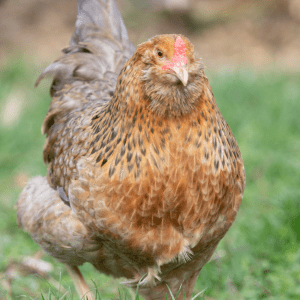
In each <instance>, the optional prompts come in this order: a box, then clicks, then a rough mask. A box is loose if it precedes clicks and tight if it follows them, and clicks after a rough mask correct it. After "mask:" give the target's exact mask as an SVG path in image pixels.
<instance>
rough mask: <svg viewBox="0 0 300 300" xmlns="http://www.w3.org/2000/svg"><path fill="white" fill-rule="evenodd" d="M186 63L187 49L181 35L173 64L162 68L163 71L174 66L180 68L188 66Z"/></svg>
mask: <svg viewBox="0 0 300 300" xmlns="http://www.w3.org/2000/svg"><path fill="white" fill-rule="evenodd" d="M186 63H187V58H186V47H185V44H184V42H183V40H182V38H181V36H180V35H179V36H178V37H177V38H176V41H175V52H174V56H173V58H172V62H170V63H168V64H166V65H164V66H163V67H162V69H163V70H165V69H171V68H173V67H174V66H177V67H180V66H182V65H186Z"/></svg>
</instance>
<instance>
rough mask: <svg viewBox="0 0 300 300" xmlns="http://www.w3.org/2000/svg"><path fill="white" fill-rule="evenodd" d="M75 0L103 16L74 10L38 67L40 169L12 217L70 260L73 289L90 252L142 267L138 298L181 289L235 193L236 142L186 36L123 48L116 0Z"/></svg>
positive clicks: (135, 271) (82, 288)
mask: <svg viewBox="0 0 300 300" xmlns="http://www.w3.org/2000/svg"><path fill="white" fill-rule="evenodd" d="M83 4H87V5H90V6H93V5H94V6H95V7H96V8H97V9H98V10H97V9H92V10H89V12H90V11H95V12H98V13H101V11H102V14H103V15H101V16H102V17H103V18H104V21H103V19H101V16H100V17H99V18H97V16H96V17H95V16H90V15H88V16H87V15H85V16H83V17H82V14H78V20H79V21H80V22H79V21H77V23H76V24H77V29H76V31H75V34H74V35H73V38H72V40H71V46H70V47H69V48H67V49H65V50H64V52H65V56H63V57H62V58H60V59H59V60H58V61H56V62H54V63H53V64H52V65H50V66H49V67H48V68H47V69H46V70H45V71H44V73H43V74H42V75H41V78H43V77H44V76H45V75H47V74H48V73H54V80H53V84H52V87H51V95H52V97H53V98H52V102H51V105H50V108H49V111H48V113H47V116H46V118H45V120H44V123H43V127H42V132H43V133H44V134H46V135H47V140H46V143H45V147H44V161H45V163H47V164H48V174H47V179H46V178H43V177H36V178H33V179H32V180H31V181H30V182H29V183H28V185H27V187H26V188H25V189H24V191H23V192H22V194H21V196H20V198H19V200H18V203H17V209H18V212H17V214H18V221H19V224H20V225H21V226H22V227H23V228H24V229H25V230H27V231H28V232H29V233H30V234H31V236H32V238H33V239H34V240H35V241H36V242H37V243H39V244H40V245H41V247H42V248H43V249H44V250H45V251H46V252H48V253H49V254H50V255H52V256H54V257H56V258H57V259H59V260H60V261H61V262H63V263H65V264H66V265H68V266H69V271H70V273H71V275H72V276H73V277H74V280H75V283H76V278H77V280H78V282H77V290H78V292H79V293H80V295H81V296H82V295H83V294H84V293H86V292H87V290H88V287H87V286H86V284H85V282H84V280H83V279H82V278H80V273H78V272H79V270H78V269H77V266H78V265H81V264H82V263H84V262H89V263H91V264H93V265H94V266H95V268H96V269H97V270H99V271H100V272H103V273H105V274H107V275H112V276H114V277H126V278H127V279H128V282H127V283H128V284H130V285H132V286H133V287H134V288H135V287H136V284H137V282H138V281H139V280H140V279H141V277H142V276H143V275H144V274H147V275H146V277H145V278H144V279H143V280H142V285H141V287H140V289H139V291H140V294H141V295H143V296H144V297H145V298H146V299H165V296H166V294H169V292H168V288H167V286H166V285H168V286H169V287H170V289H171V290H172V292H173V293H174V295H175V294H176V292H177V291H178V289H179V287H180V285H181V284H182V288H181V292H180V297H181V298H180V297H179V298H178V299H182V297H183V293H185V294H186V299H189V298H190V297H191V295H192V290H193V287H194V284H195V281H196V279H197V277H198V275H199V272H200V271H201V269H202V267H203V266H204V264H205V263H206V262H207V261H208V260H209V258H210V257H211V255H212V253H213V251H214V250H215V248H216V246H217V245H218V243H219V241H220V240H221V239H222V238H223V236H224V235H225V233H226V232H227V230H228V229H229V227H230V226H231V224H232V222H233V221H234V219H235V216H236V213H237V211H238V209H239V206H240V203H241V200H242V195H243V191H244V186H245V173H244V166H243V161H242V157H241V154H240V151H239V148H238V146H237V143H236V141H235V138H234V136H233V134H232V132H231V130H230V128H229V126H228V125H227V123H226V121H225V120H224V118H223V116H222V115H221V113H220V111H219V109H218V107H217V104H216V102H215V99H214V96H213V93H212V91H211V87H210V85H209V82H208V80H207V78H206V76H205V74H204V72H203V66H202V64H201V63H200V61H199V59H197V58H196V57H195V55H194V48H193V45H192V44H191V43H190V41H189V40H188V39H187V38H185V37H183V36H180V35H160V36H155V37H153V38H152V39H150V40H148V41H147V42H145V43H142V44H141V45H139V47H138V48H137V50H136V51H135V53H134V54H133V55H132V53H133V47H132V45H131V44H130V42H129V41H128V37H127V33H126V29H125V27H124V24H123V22H122V19H120V18H119V19H118V22H120V23H119V25H118V26H116V25H115V23H113V22H111V23H109V20H110V19H109V18H110V17H107V14H105V13H107V12H108V13H109V14H110V15H112V18H115V17H116V16H118V14H119V12H118V10H117V8H116V6H115V3H114V2H108V3H107V4H104V3H102V2H100V1H99V2H97V1H96V0H94V1H83V3H81V2H79V5H78V11H79V12H81V11H82V10H83V9H86V6H84V5H83ZM106 5H107V6H106ZM84 7H85V8H84ZM99 11H100V12H99ZM104 15H105V16H104ZM80 18H83V20H82V19H80ZM105 18H108V19H105ZM101 22H103V23H105V22H106V23H105V24H106V26H102V25H103V24H102V23H101ZM107 22H108V23H109V24H112V25H111V27H109V26H107ZM116 27H117V28H116ZM176 41H179V42H181V41H183V43H184V44H183V43H182V42H181V43H182V45H183V48H184V50H185V54H184V58H185V60H183V62H182V63H181V65H180V66H179V69H178V68H177V69H176V68H175V67H174V61H175V56H176V55H177V54H176V53H177V50H176V48H175V43H176ZM109 47H110V48H109ZM131 55H132V57H131V58H130V59H129V60H128V62H127V63H125V61H126V60H127V59H128V58H129V57H130V56H131ZM124 63H125V65H124ZM122 66H123V68H122ZM163 66H168V67H163ZM121 68H122V69H121ZM120 70H121V71H120ZM118 72H120V74H119V76H118V78H117V73H118ZM41 78H40V79H41ZM40 79H39V80H40ZM74 274H75V275H74ZM76 274H77V275H78V274H79V275H78V276H77V275H76ZM76 276H77V277H76ZM89 296H90V297H92V296H91V294H89Z"/></svg>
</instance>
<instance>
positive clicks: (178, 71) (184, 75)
mask: <svg viewBox="0 0 300 300" xmlns="http://www.w3.org/2000/svg"><path fill="white" fill-rule="evenodd" d="M172 70H173V71H174V72H175V75H176V76H177V78H178V79H179V80H180V81H181V82H182V84H183V85H184V86H186V85H187V83H188V80H189V73H188V71H187V67H186V65H181V66H174V67H173V68H172Z"/></svg>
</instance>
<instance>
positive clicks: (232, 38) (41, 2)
mask: <svg viewBox="0 0 300 300" xmlns="http://www.w3.org/2000/svg"><path fill="white" fill-rule="evenodd" d="M299 3H300V2H299V0H266V1H253V0H251V1H250V0H244V1H241V0H202V1H196V0H194V1H192V0H190V1H188V0H185V1H184V3H183V4H184V5H181V6H180V5H179V7H181V10H178V9H176V7H175V8H174V7H172V6H171V7H170V1H168V0H165V1H164V2H162V1H157V0H148V1H137V0H120V1H118V4H119V7H120V10H121V12H122V15H123V17H124V19H125V23H126V25H127V28H128V32H129V36H130V38H131V40H132V42H133V43H134V44H135V45H137V44H138V43H141V42H143V41H145V40H146V39H148V38H149V37H151V36H153V35H157V34H162V33H183V34H185V35H186V36H187V37H189V39H190V40H191V41H192V42H193V44H194V45H195V49H196V50H197V52H198V54H199V56H200V57H202V58H203V61H204V64H205V65H206V66H207V68H209V69H217V70H223V69H228V68H229V69H232V68H236V67H253V68H255V69H265V68H273V67H275V68H280V69H284V70H288V71H299V70H300V60H299V54H300V4H299ZM75 20H76V3H75V1H74V0H64V1H60V0H22V1H19V0H2V1H0V64H2V65H3V64H6V63H7V62H8V61H10V60H13V59H16V57H20V56H21V57H25V58H26V59H28V60H31V61H33V62H34V63H35V64H37V65H42V67H44V66H45V64H46V63H49V62H51V61H52V60H54V59H56V58H57V57H58V56H59V55H60V50H61V49H62V48H63V47H65V46H67V45H68V43H69V40H70V37H71V35H72V32H73V30H74V26H75ZM42 67H41V68H42Z"/></svg>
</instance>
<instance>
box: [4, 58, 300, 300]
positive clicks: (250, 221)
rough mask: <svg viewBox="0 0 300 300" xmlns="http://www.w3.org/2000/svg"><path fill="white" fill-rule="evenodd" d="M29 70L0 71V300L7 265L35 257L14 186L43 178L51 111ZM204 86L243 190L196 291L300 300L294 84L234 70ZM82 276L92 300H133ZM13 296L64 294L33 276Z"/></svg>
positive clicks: (286, 77)
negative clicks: (238, 156)
mask: <svg viewBox="0 0 300 300" xmlns="http://www.w3.org/2000/svg"><path fill="white" fill-rule="evenodd" d="M32 69H33V67H32V66H28V65H25V64H24V63H22V62H15V63H14V64H12V65H10V66H7V67H6V68H5V69H3V70H1V73H0V190H1V193H0V205H1V210H0V230H1V232H0V298H1V299H2V298H4V299H5V298H6V295H7V293H6V291H5V289H4V287H3V285H1V278H2V279H3V277H1V276H3V275H4V274H5V270H6V269H7V267H8V266H10V265H11V263H12V262H18V261H20V259H21V258H22V257H23V256H24V255H33V254H34V253H35V252H37V251H38V250H39V247H38V246H37V245H36V244H35V243H34V242H33V241H32V240H31V239H30V237H29V236H28V235H27V234H26V233H24V232H23V231H22V230H20V229H18V227H17V225H16V214H15V211H14V209H13V207H14V204H15V202H16V200H17V197H18V195H19V193H20V191H21V187H20V182H22V180H24V179H22V178H27V177H32V176H35V175H38V174H41V175H45V174H46V167H45V166H44V164H43V162H42V148H43V143H44V137H43V136H42V135H41V133H40V128H41V124H42V121H43V118H44V116H45V114H46V112H47V109H48V106H49V103H50V98H49V96H48V87H47V84H49V81H48V83H47V82H45V83H44V84H43V86H42V87H39V88H38V89H34V88H33V84H34V81H35V78H36V77H37V76H38V75H39V74H38V73H37V72H33V71H31V70H32ZM209 78H210V82H211V85H212V88H213V91H214V94H215V97H216V99H217V102H218V105H219V107H220V109H221V111H222V113H223V115H224V117H225V119H226V120H227V122H228V123H229V125H230V127H231V128H232V131H233V132H234V134H235V137H236V139H237V141H238V144H239V146H240V149H241V152H242V156H243V159H244V163H245V169H246V174H247V184H246V190H245V194H244V200H243V203H242V205H241V208H240V211H239V214H238V216H237V219H236V222H235V223H234V225H233V226H232V228H231V229H230V231H229V232H228V234H227V235H226V236H225V238H224V239H223V240H222V242H221V243H220V245H219V247H218V248H217V252H216V253H217V259H215V260H213V261H212V262H210V263H208V264H207V265H206V266H205V267H204V268H203V270H202V272H201V274H200V277H199V279H198V281H197V283H196V287H195V293H197V292H199V291H201V290H203V289H206V290H205V292H204V293H203V295H204V296H203V299H218V300H221V299H251V300H255V299H276V300H277V299H300V284H299V283H300V250H299V245H300V243H299V241H300V201H299V198H300V184H299V182H300V151H299V149H300V135H299V132H300V121H299V120H300V119H299V112H300V101H299V100H300V77H299V76H297V75H295V74H294V75H293V74H282V73H277V74H274V73H268V74H257V73H255V72H252V71H249V70H242V71H238V72H231V73H220V74H212V75H210V76H209ZM8 100H9V101H12V102H14V101H15V103H17V104H16V108H15V109H10V110H7V111H9V112H11V111H13V112H16V111H17V110H18V108H20V107H21V109H20V115H18V114H17V117H16V119H15V120H14V121H10V120H11V119H9V120H8V121H7V120H6V121H5V118H4V117H3V114H4V111H5V109H6V108H7V101H8ZM12 120H13V118H12ZM22 176H23V177H22ZM43 259H44V260H46V261H48V262H50V263H51V264H53V266H54V269H53V271H52V272H51V273H50V275H51V277H52V278H54V279H55V280H56V281H57V282H60V284H61V285H62V286H63V287H64V288H65V289H66V290H67V291H69V292H68V293H67V294H66V297H65V298H64V299H77V296H76V293H75V289H74V287H73V284H72V282H71V279H70V277H69V276H68V274H67V272H66V270H65V269H64V266H63V265H62V264H60V263H58V262H56V260H55V259H53V258H52V257H50V256H44V257H43ZM81 270H82V271H83V273H84V275H85V277H86V280H87V282H88V283H89V285H90V287H93V286H94V285H93V282H92V281H94V282H95V284H96V286H97V289H98V291H99V295H100V296H99V298H98V299H116V298H117V297H119V298H120V299H133V298H132V297H134V296H135V295H134V293H132V292H131V291H128V290H127V289H126V288H125V287H123V286H122V285H121V284H119V283H118V281H116V280H114V279H112V278H109V277H106V276H104V275H102V274H100V273H98V272H96V271H95V270H94V269H93V267H92V266H90V265H88V264H85V265H84V266H83V267H81ZM12 290H13V299H23V298H24V299H43V298H42V297H44V299H61V297H62V295H63V293H59V292H58V291H57V290H56V289H55V288H54V287H53V286H51V284H50V283H49V282H47V280H45V279H43V278H41V277H39V276H36V275H29V276H19V277H17V278H16V279H15V280H14V281H13V282H12ZM119 293H120V294H121V296H119ZM21 295H24V296H22V297H21ZM42 295H43V296H42ZM72 295H73V296H72ZM100 297H101V298H100ZM201 297H202V296H200V297H199V298H201Z"/></svg>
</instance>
